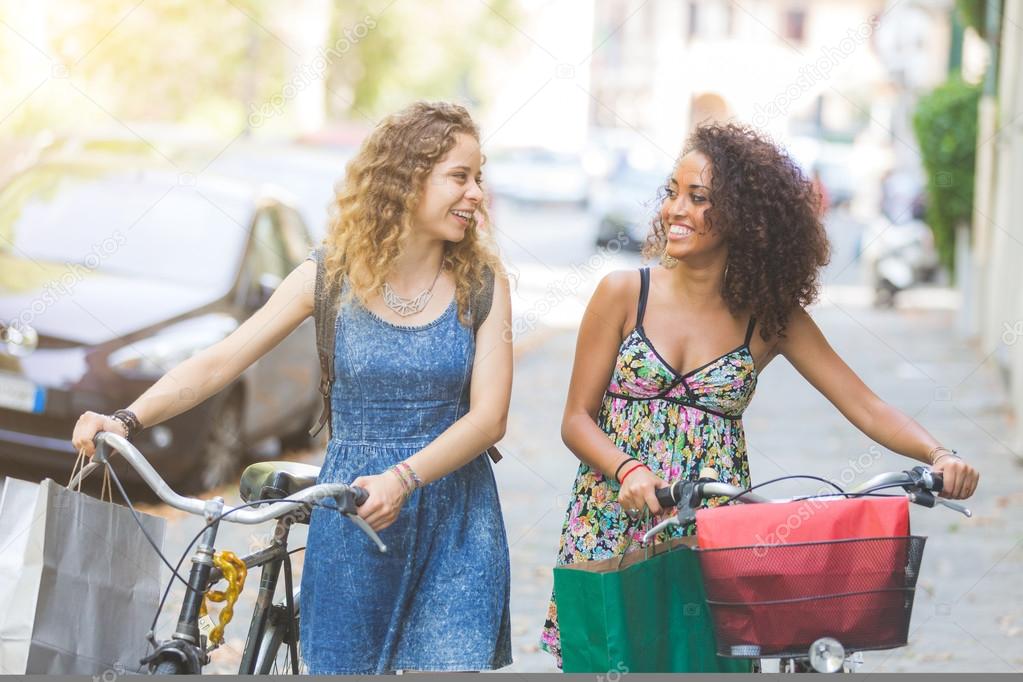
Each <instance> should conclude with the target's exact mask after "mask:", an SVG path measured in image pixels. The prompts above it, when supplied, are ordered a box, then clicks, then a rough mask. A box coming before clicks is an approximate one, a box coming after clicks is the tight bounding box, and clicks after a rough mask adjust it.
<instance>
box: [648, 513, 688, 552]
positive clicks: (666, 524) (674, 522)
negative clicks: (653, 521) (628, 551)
mask: <svg viewBox="0 0 1023 682" xmlns="http://www.w3.org/2000/svg"><path fill="white" fill-rule="evenodd" d="M679 515H681V512H679V514H677V515H675V516H670V517H668V518H666V519H664V520H663V521H661V522H660V523H658V524H657V525H656V526H654V527H653V528H651V529H650V530H648V531H647V532H645V533H643V544H644V545H645V544H646V543H648V542H650V540H652V539H653V538H655V537H657V534H658V533H660V532H661V531H662V530H664V529H665V528H670V527H672V526H678V525H681V522H680V521H679V520H678V517H679Z"/></svg>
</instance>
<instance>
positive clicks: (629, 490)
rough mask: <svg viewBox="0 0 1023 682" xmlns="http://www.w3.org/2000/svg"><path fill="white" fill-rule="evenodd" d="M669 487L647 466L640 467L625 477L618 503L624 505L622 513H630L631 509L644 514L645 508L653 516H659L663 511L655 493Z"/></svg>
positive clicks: (619, 492)
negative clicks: (659, 489)
mask: <svg viewBox="0 0 1023 682" xmlns="http://www.w3.org/2000/svg"><path fill="white" fill-rule="evenodd" d="M627 471H628V467H626V469H625V472H627ZM625 472H623V473H625ZM667 485H668V484H667V483H665V482H664V480H663V479H661V478H660V477H659V476H657V475H656V474H654V473H653V472H652V471H650V470H649V469H647V468H646V467H645V466H641V467H639V468H638V469H636V470H635V471H633V472H632V473H631V474H629V475H628V476H626V477H625V483H623V484H622V487H621V489H620V490H619V491H618V502H619V504H621V505H622V512H624V513H628V510H630V509H638V510H640V513H642V511H643V508H644V507H646V508H648V509H649V510H650V513H651V514H653V515H654V516H657V515H658V514H660V513H661V512H662V511H663V510H662V509H661V505H660V504H658V502H657V494H656V492H655V491H656V490H657V489H658V488H664V487H667Z"/></svg>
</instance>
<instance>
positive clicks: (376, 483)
mask: <svg viewBox="0 0 1023 682" xmlns="http://www.w3.org/2000/svg"><path fill="white" fill-rule="evenodd" d="M352 485H353V486H358V487H360V488H365V489H366V492H367V493H369V497H368V498H366V501H365V502H364V503H363V504H362V506H360V507H359V516H361V517H362V518H363V519H365V521H366V523H368V524H369V525H370V528H372V529H373V530H375V531H381V530H383V529H384V528H387V527H388V526H389V525H391V524H392V523H394V521H395V519H397V518H398V513H399V512H401V508H402V506H403V505H404V504H405V488H404V486H403V485H402V482H401V480H400V479H399V478H398V476H397V475H396V474H395V473H394V472H391V471H385V472H384V473H382V474H377V475H376V476H359V477H358V478H357V479H355V480H354V481H352Z"/></svg>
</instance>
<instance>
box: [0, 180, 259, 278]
mask: <svg viewBox="0 0 1023 682" xmlns="http://www.w3.org/2000/svg"><path fill="white" fill-rule="evenodd" d="M247 212H248V208H247V207H246V206H245V204H244V203H243V202H241V201H239V200H238V199H237V198H235V197H230V198H226V199H225V198H224V195H223V194H222V193H211V192H202V193H200V190H198V189H197V188H196V187H190V186H182V185H180V184H179V183H178V182H177V178H176V177H174V176H173V175H172V174H156V173H146V172H142V171H126V170H118V171H116V172H114V173H110V172H108V171H100V170H96V169H82V168H74V169H69V168H39V169H36V170H33V171H31V172H29V173H26V174H24V175H22V176H20V177H18V178H17V179H16V180H14V181H13V182H12V183H11V184H10V185H8V186H7V187H6V188H4V189H3V191H2V192H0V252H3V254H4V255H5V256H7V257H8V258H12V259H16V260H27V261H29V262H32V263H35V264H37V265H47V264H60V265H71V264H73V265H81V266H84V267H86V268H88V269H89V270H90V271H96V272H100V273H108V274H117V275H128V276H135V277H146V278H156V279H162V280H169V281H173V282H177V283H180V284H184V285H188V286H199V287H217V288H226V287H229V286H230V283H231V282H232V281H233V280H234V276H235V273H236V272H237V268H238V264H239V260H240V258H241V255H242V251H243V249H244V245H245V243H246V241H247V239H248V220H249V216H248V215H247Z"/></svg>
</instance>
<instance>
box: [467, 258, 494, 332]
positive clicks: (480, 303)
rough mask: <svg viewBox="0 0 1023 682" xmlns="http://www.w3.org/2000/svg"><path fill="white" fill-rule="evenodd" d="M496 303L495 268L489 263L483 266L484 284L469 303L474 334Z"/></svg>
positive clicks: (473, 294) (474, 293)
mask: <svg viewBox="0 0 1023 682" xmlns="http://www.w3.org/2000/svg"><path fill="white" fill-rule="evenodd" d="M493 305H494V270H493V268H491V267H490V266H489V265H487V266H484V267H483V286H481V287H480V288H479V289H477V290H476V291H474V292H473V293H472V299H471V301H470V304H469V316H470V318H471V319H472V333H473V336H475V335H476V333H477V332H478V331H479V330H480V327H481V326H482V325H483V323H484V322H486V320H487V316H489V315H490V308H491V306H493Z"/></svg>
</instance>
